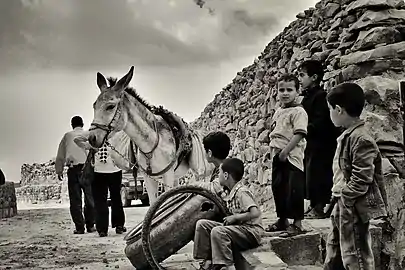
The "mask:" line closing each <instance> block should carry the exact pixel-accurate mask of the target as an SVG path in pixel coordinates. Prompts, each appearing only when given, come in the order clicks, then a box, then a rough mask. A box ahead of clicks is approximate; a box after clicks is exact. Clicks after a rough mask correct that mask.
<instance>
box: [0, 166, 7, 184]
mask: <svg viewBox="0 0 405 270" xmlns="http://www.w3.org/2000/svg"><path fill="white" fill-rule="evenodd" d="M5 183H6V177H5V176H4V173H3V171H2V170H1V169H0V186H1V185H4V184H5Z"/></svg>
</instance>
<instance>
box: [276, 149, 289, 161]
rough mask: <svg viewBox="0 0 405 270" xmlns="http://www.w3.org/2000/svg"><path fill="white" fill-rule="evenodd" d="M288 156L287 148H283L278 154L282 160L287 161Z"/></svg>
mask: <svg viewBox="0 0 405 270" xmlns="http://www.w3.org/2000/svg"><path fill="white" fill-rule="evenodd" d="M287 157H288V153H287V152H286V151H285V149H283V150H282V151H281V152H280V154H279V155H278V158H279V159H280V161H283V162H284V161H286V160H287Z"/></svg>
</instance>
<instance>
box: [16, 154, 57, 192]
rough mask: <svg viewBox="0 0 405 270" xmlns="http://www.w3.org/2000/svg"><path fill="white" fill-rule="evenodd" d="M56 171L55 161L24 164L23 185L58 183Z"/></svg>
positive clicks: (22, 169) (22, 167)
mask: <svg viewBox="0 0 405 270" xmlns="http://www.w3.org/2000/svg"><path fill="white" fill-rule="evenodd" d="M58 182H59V181H58V179H57V175H56V173H55V161H54V160H50V161H48V162H45V163H34V164H23V165H22V166H21V182H20V183H21V186H25V185H37V184H44V183H48V184H53V183H58Z"/></svg>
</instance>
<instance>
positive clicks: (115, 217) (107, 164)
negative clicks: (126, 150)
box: [74, 133, 127, 237]
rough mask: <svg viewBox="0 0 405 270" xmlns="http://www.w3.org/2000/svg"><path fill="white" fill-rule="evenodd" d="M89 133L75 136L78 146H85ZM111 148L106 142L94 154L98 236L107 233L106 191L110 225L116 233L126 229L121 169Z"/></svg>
mask: <svg viewBox="0 0 405 270" xmlns="http://www.w3.org/2000/svg"><path fill="white" fill-rule="evenodd" d="M88 136H89V133H86V134H85V135H84V136H83V135H82V136H78V137H76V138H75V140H74V141H75V142H76V143H77V145H79V146H80V147H84V148H85V147H87V145H88V144H89V142H88ZM113 146H114V145H113ZM112 151H113V150H112V148H111V146H109V145H107V144H106V143H104V144H103V146H102V147H101V148H100V149H99V150H98V152H97V153H96V154H95V160H94V179H93V181H92V184H91V188H92V190H93V197H94V205H95V209H96V229H97V232H98V234H99V236H100V237H106V236H107V235H108V225H109V224H108V218H109V210H108V204H107V197H108V191H110V199H111V227H112V228H115V232H116V233H117V234H122V233H124V232H126V231H127V229H126V228H125V226H124V225H125V212H124V209H123V206H122V201H121V194H120V191H121V184H122V170H121V169H120V168H118V167H117V166H116V165H115V163H114V161H113V159H112V156H111V154H112Z"/></svg>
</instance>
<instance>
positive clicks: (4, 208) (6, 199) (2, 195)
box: [0, 181, 17, 219]
mask: <svg viewBox="0 0 405 270" xmlns="http://www.w3.org/2000/svg"><path fill="white" fill-rule="evenodd" d="M15 215H17V199H16V195H15V188H14V182H7V181H6V182H5V184H3V185H0V219H2V218H8V217H12V216H15Z"/></svg>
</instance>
